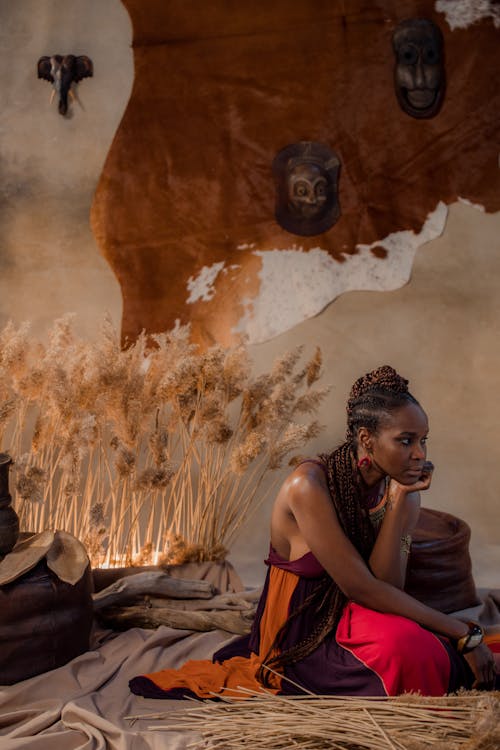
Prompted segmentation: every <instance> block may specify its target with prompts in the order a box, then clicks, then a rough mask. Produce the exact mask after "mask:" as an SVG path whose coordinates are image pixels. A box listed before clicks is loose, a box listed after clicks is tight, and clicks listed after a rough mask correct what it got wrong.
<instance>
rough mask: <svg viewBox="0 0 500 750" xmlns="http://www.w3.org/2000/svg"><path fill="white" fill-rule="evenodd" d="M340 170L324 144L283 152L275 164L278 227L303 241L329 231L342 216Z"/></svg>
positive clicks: (309, 143) (304, 143) (303, 145)
mask: <svg viewBox="0 0 500 750" xmlns="http://www.w3.org/2000/svg"><path fill="white" fill-rule="evenodd" d="M339 168H340V160H339V158H338V156H337V155H336V153H335V152H334V151H332V150H331V149H330V148H329V147H328V146H325V145H324V144H322V143H314V142H312V141H301V142H300V143H292V144H290V145H288V146H285V148H283V149H281V151H279V152H278V154H277V155H276V157H275V159H274V161H273V174H274V178H275V181H276V213H275V215H276V221H277V222H278V224H279V225H280V226H281V227H283V229H286V231H287V232H291V233H292V234H297V235H300V236H303V237H308V236H310V235H314V234H322V233H323V232H326V231H327V230H328V229H330V228H331V227H332V226H333V225H334V224H335V222H336V221H337V219H338V218H339V216H340V206H339V202H338V186H337V183H338V173H339Z"/></svg>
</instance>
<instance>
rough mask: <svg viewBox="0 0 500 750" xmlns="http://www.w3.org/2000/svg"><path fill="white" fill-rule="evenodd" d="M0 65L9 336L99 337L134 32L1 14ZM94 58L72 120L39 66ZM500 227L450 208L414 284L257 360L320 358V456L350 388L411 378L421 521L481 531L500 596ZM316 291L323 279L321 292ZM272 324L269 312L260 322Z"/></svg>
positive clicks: (328, 314)
mask: <svg viewBox="0 0 500 750" xmlns="http://www.w3.org/2000/svg"><path fill="white" fill-rule="evenodd" d="M0 35H1V44H0V55H1V62H2V69H3V71H4V75H3V76H2V80H1V82H0V98H1V103H2V106H1V114H0V169H1V181H0V191H1V204H0V326H3V325H4V324H5V322H6V320H7V319H8V318H12V319H13V320H14V321H16V322H20V321H22V320H26V319H29V320H32V321H33V327H34V330H35V331H36V332H43V331H44V330H45V329H46V328H47V326H48V325H49V324H50V323H51V322H52V321H53V319H54V318H55V317H57V316H59V315H61V314H63V313H64V312H68V311H75V312H76V313H77V326H78V328H79V330H80V331H81V332H82V333H84V334H86V335H88V336H90V337H91V336H92V335H93V333H94V332H95V331H96V330H97V326H98V324H99V321H100V320H101V319H102V316H103V314H104V312H105V311H109V312H110V313H111V315H112V317H113V319H114V320H115V322H116V323H117V324H118V322H119V320H120V316H121V298H120V291H119V286H118V282H117V281H116V279H115V277H114V275H113V274H112V272H111V270H110V268H109V267H108V265H107V263H106V262H105V261H104V259H103V258H102V257H101V256H100V255H99V253H98V251H97V248H96V244H95V242H94V239H93V236H92V234H91V232H90V229H89V208H90V205H91V201H92V196H93V192H94V189H95V186H96V184H97V181H98V178H99V175H100V171H101V169H102V166H103V163H104V160H105V158H106V154H107V152H108V149H109V147H110V144H111V141H112V138H113V135H114V133H115V130H116V128H117V127H118V124H119V122H120V118H121V115H122V112H123V111H124V109H125V106H126V103H127V99H128V96H129V92H130V90H131V85H132V79H133V69H132V54H131V51H130V47H129V45H130V24H129V19H128V16H127V14H126V12H125V10H124V9H123V7H122V6H121V4H120V2H119V1H118V0H105V1H103V0H71V2H67V0H37V1H36V2H35V1H34V0H2V2H1V3H0ZM56 52H61V53H65V52H74V53H76V54H82V53H83V54H87V55H89V56H90V57H91V58H92V59H93V61H94V65H95V77H94V78H93V79H86V80H84V81H83V82H82V83H81V84H80V85H79V96H80V99H81V102H82V104H83V107H84V109H82V108H81V107H80V106H79V105H78V104H75V105H73V117H72V118H70V119H68V120H66V119H63V118H62V117H61V116H60V115H59V114H58V113H57V107H56V103H55V102H53V103H52V105H49V98H50V86H49V84H48V83H46V82H44V81H39V80H37V78H36V73H35V65H36V61H37V59H38V57H40V56H41V55H43V54H52V53H56ZM499 276H500V214H494V215H489V214H484V213H482V212H480V211H478V210H477V209H475V208H473V207H471V206H467V205H462V204H455V205H453V206H452V207H451V209H450V211H449V214H448V218H447V223H446V227H445V230H444V233H443V235H442V236H441V237H439V238H438V239H434V240H433V241H432V242H429V243H428V244H426V245H424V246H422V247H420V248H419V249H418V250H417V251H416V256H415V263H414V266H413V271H412V275H411V279H410V282H409V283H408V284H407V285H406V286H404V287H403V288H401V289H399V290H397V291H387V292H366V291H365V292H350V293H348V294H345V295H343V296H341V297H340V298H338V299H337V300H336V301H335V302H334V303H333V304H331V305H330V306H329V307H327V308H326V310H324V311H323V312H322V313H321V314H320V315H318V316H317V317H315V318H312V319H310V320H308V321H306V322H303V323H300V324H298V325H296V326H295V327H294V328H293V329H292V330H290V331H288V332H286V333H284V334H281V335H280V336H278V337H276V338H274V339H272V340H271V341H268V342H266V343H264V344H259V345H254V346H253V347H252V355H253V357H254V360H255V366H256V369H257V370H262V369H264V368H266V367H268V365H269V363H270V362H271V360H272V358H273V357H274V356H275V355H277V354H279V353H282V352H283V351H284V350H285V349H288V348H290V347H292V346H295V345H296V344H299V343H304V344H306V348H307V350H308V351H309V352H312V351H313V349H314V347H315V345H316V344H319V345H320V346H321V347H322V350H323V354H324V359H325V368H324V369H325V378H324V380H325V381H326V382H330V383H331V384H332V386H333V388H332V392H331V395H330V397H329V399H328V401H327V402H326V403H325V405H324V408H323V411H322V414H321V415H320V418H321V421H322V422H323V424H325V425H326V427H327V429H326V430H325V431H324V433H323V435H322V436H321V437H320V438H319V439H318V440H317V441H316V443H315V445H314V446H311V452H314V451H316V450H323V449H327V448H329V447H330V446H333V445H335V444H336V443H337V442H338V441H340V440H341V438H342V436H343V431H344V411H343V410H344V403H345V399H346V396H347V392H348V389H349V387H350V385H351V383H352V382H353V380H354V379H355V378H356V377H357V376H358V375H360V374H362V373H363V372H365V371H366V370H368V369H371V368H372V367H375V366H377V365H379V364H383V363H390V364H393V365H394V366H395V367H397V368H398V369H399V370H400V371H401V372H402V373H403V374H404V375H406V376H407V377H409V378H410V380H411V386H412V388H413V390H414V393H415V394H416V396H417V397H418V398H420V400H421V402H422V404H423V405H424V407H425V408H426V409H427V411H428V413H429V417H430V424H431V438H430V441H429V455H430V457H431V458H432V460H433V461H434V462H435V464H436V467H437V468H436V473H435V478H434V481H433V485H432V489H431V490H430V491H429V492H428V493H427V494H426V496H425V498H424V502H425V504H426V505H428V506H431V507H435V508H440V509H442V510H445V511H448V512H451V513H455V514H457V515H459V516H461V517H462V518H464V519H466V520H467V521H468V522H469V524H470V525H471V527H472V532H473V536H472V545H471V551H472V555H473V560H474V569H475V575H476V580H477V582H478V583H479V584H480V585H484V586H487V585H497V586H498V584H499V573H498V571H499V570H500V543H499V541H500V540H499V533H498V532H499V526H500V524H499V517H500V514H499V511H498V507H499V502H498V485H499V478H500V476H499V474H500V472H499V452H498V442H499V431H500V398H499V396H498V392H499V380H500V378H499V376H498V373H499V372H500V350H499V346H498V341H499V327H500V323H499V321H500V297H499V295H498V278H499ZM311 284H315V278H314V276H313V278H312V279H311ZM264 312H265V311H264ZM269 507H270V504H269V503H268V504H267V505H266V506H265V507H263V508H262V510H261V511H260V512H259V513H258V514H257V515H256V516H255V517H254V519H253V520H252V521H251V523H250V525H249V527H248V529H247V531H246V532H244V533H243V536H242V538H241V540H240V543H239V544H238V546H237V548H236V549H235V550H234V551H233V552H232V555H231V559H233V561H234V562H235V563H236V564H237V566H238V567H239V568H240V570H241V571H242V573H243V575H244V578H245V579H246V580H247V581H248V582H255V583H257V582H259V581H261V580H262V565H261V561H262V558H263V557H264V555H265V553H266V549H267V543H268V522H269Z"/></svg>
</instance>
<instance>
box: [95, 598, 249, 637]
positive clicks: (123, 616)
mask: <svg viewBox="0 0 500 750" xmlns="http://www.w3.org/2000/svg"><path fill="white" fill-rule="evenodd" d="M98 616H99V620H101V621H102V622H104V623H105V624H106V625H108V626H109V627H112V628H114V629H116V630H126V629H127V628H135V627H136V628H158V627H159V626H160V625H166V626H167V627H170V628H178V629H180V630H196V631H199V632H206V631H208V630H217V629H220V630H226V631H227V632H228V633H237V634H238V635H246V634H247V633H249V632H250V629H251V619H250V620H248V619H246V618H245V616H244V615H243V613H241V612H232V611H230V610H226V611H222V612H196V611H195V612H189V611H181V610H176V609H169V608H168V607H162V608H160V607H149V606H146V605H135V606H131V607H121V608H117V607H110V608H108V609H105V610H102V611H99V613H98Z"/></svg>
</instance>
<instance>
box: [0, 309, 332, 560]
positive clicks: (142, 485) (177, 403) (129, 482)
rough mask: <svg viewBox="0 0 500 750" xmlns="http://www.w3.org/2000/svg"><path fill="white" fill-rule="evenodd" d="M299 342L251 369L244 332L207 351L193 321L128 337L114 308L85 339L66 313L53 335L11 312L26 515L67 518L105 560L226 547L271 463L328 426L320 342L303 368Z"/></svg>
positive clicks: (14, 433)
mask: <svg viewBox="0 0 500 750" xmlns="http://www.w3.org/2000/svg"><path fill="white" fill-rule="evenodd" d="M302 354H303V352H302V349H301V348H297V349H295V350H293V351H291V352H287V353H286V354H284V355H283V356H282V357H280V358H279V359H278V360H277V361H276V362H275V363H274V365H273V367H272V369H271V371H270V372H269V373H264V374H262V375H259V376H258V377H253V376H252V374H251V368H252V364H251V362H250V359H249V356H248V352H247V350H246V348H245V347H244V346H239V347H236V348H234V349H230V350H227V349H224V348H223V347H220V346H215V347H212V348H211V349H209V350H208V351H206V352H200V351H198V349H197V348H196V347H195V346H193V345H192V344H191V343H190V342H189V330H188V328H187V327H184V328H182V327H180V328H177V329H175V330H174V331H171V332H168V333H162V334H158V335H155V336H153V337H151V338H150V339H147V338H146V336H145V335H142V336H139V337H138V339H137V340H136V341H135V343H134V344H133V345H131V346H129V347H128V348H126V349H123V348H122V347H121V345H120V339H119V335H118V333H117V331H116V330H115V329H114V327H113V325H112V323H111V321H110V320H109V319H106V320H105V321H104V322H103V325H102V329H101V332H100V335H99V337H98V339H97V340H96V341H95V342H87V341H83V340H81V339H79V338H78V337H77V336H76V335H75V333H74V330H73V324H72V316H66V317H64V318H62V319H61V320H58V321H56V323H55V324H54V326H53V328H52V330H51V331H50V332H49V335H48V341H47V343H46V344H42V343H41V342H39V341H36V340H34V339H33V338H32V337H30V335H29V327H28V326H27V325H23V326H21V327H20V328H19V329H16V328H15V327H14V326H13V325H12V324H10V323H9V324H8V325H7V326H6V327H5V329H4V330H3V331H2V332H0V446H1V449H2V450H5V451H8V452H9V453H10V454H11V455H12V456H13V458H14V459H15V462H16V464H15V469H16V472H17V476H16V490H17V493H16V497H15V506H16V509H17V511H18V513H19V514H20V517H21V523H22V527H23V528H25V529H29V530H30V531H40V530H42V529H47V528H49V529H61V530H65V531H69V532H70V533H72V534H74V535H75V536H77V537H78V538H79V539H81V540H82V541H83V542H84V544H85V545H86V546H87V548H88V550H89V553H90V555H91V558H92V562H93V564H94V565H102V564H106V565H113V564H115V565H130V564H144V563H157V562H158V561H159V560H160V561H161V562H164V563H173V562H183V561H184V560H193V559H195V560H200V561H201V560H209V559H217V560H220V559H223V558H224V556H225V554H226V550H227V548H228V547H229V546H230V545H231V544H232V543H233V541H234V538H235V536H236V535H237V533H238V532H239V531H240V529H241V527H242V525H243V524H244V523H245V522H246V521H247V520H248V517H249V515H250V514H251V513H252V512H254V511H255V509H256V508H257V507H258V505H259V504H260V503H261V502H263V500H264V499H265V497H266V493H265V492H264V491H263V489H262V487H263V478H264V476H266V475H267V473H268V472H269V471H272V470H274V469H277V468H279V467H280V466H281V465H282V464H283V461H284V460H285V458H286V457H287V456H288V455H289V454H290V452H292V451H295V450H297V449H298V448H300V447H302V446H303V445H304V444H305V443H306V442H307V441H308V440H310V439H311V438H312V437H315V436H316V435H317V434H318V432H319V430H320V427H319V425H318V424H317V422H316V421H315V420H313V419H311V418H310V415H311V414H313V413H314V412H315V411H317V409H318V407H319V405H320V404H321V402H322V400H323V399H324V397H325V395H326V393H327V390H328V389H325V388H322V389H316V388H313V387H312V384H313V383H314V382H315V381H316V380H317V379H318V377H319V370H320V367H321V355H320V352H319V350H317V351H316V352H315V354H314V356H313V357H312V359H311V361H310V362H306V363H305V365H303V366H302V369H300V370H299V372H296V368H297V367H298V364H299V362H300V360H301V359H302ZM299 418H300V421H299ZM308 420H309V421H308ZM271 489H272V487H271V485H269V486H268V487H267V492H269V491H271Z"/></svg>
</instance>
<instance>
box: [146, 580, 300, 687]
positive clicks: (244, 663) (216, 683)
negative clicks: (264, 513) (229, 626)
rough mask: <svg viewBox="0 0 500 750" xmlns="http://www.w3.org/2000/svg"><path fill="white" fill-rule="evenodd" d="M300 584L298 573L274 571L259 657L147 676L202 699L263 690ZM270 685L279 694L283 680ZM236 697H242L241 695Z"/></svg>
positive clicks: (200, 663) (195, 664)
mask: <svg viewBox="0 0 500 750" xmlns="http://www.w3.org/2000/svg"><path fill="white" fill-rule="evenodd" d="M298 580H299V579H298V576H297V575H295V573H290V572H289V571H286V570H281V569H279V568H274V567H272V568H271V570H270V579H269V589H268V595H267V600H266V606H265V609H264V613H263V615H262V619H261V623H260V650H259V654H252V655H251V657H250V658H246V657H243V656H234V657H233V658H232V659H228V660H227V661H225V662H223V663H222V664H217V663H216V664H214V663H213V662H212V661H210V660H209V659H200V660H192V661H188V662H186V663H185V664H184V665H183V666H182V667H181V668H180V669H163V670H162V671H161V672H154V673H153V674H147V675H144V676H145V677H147V678H148V679H150V680H152V682H154V683H155V684H156V685H158V687H160V688H161V689H162V690H172V689H173V688H186V689H188V690H191V691H192V692H193V693H195V694H196V695H197V696H198V697H199V698H213V696H214V693H215V694H220V693H222V692H224V695H225V696H231V695H232V694H233V691H236V690H237V689H238V688H239V687H243V688H247V689H251V690H259V688H260V687H261V684H260V682H258V680H257V679H256V674H257V672H258V669H259V667H260V665H261V663H262V659H264V658H265V656H266V655H267V652H268V651H269V649H270V648H271V645H272V643H273V640H274V638H275V636H276V633H277V632H278V630H279V629H280V627H281V626H282V625H283V623H284V622H285V621H286V619H287V617H288V612H289V606H290V600H291V597H292V594H293V592H294V590H295V587H296V585H297V582H298ZM270 683H271V685H272V688H271V692H278V690H279V689H280V687H281V679H280V678H279V677H278V676H275V675H272V676H271V681H270ZM236 695H237V697H241V694H236Z"/></svg>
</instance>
